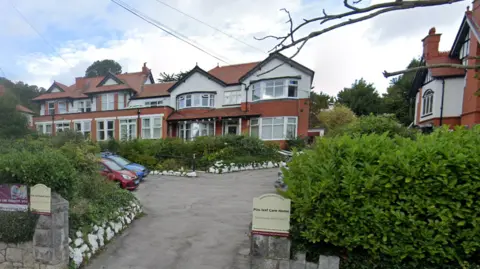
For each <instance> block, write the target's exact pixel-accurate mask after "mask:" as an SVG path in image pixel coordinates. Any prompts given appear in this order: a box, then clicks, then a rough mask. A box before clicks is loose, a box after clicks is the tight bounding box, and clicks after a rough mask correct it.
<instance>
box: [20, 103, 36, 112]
mask: <svg viewBox="0 0 480 269" xmlns="http://www.w3.org/2000/svg"><path fill="white" fill-rule="evenodd" d="M17 111H18V112H24V113H28V114H35V112H33V111H31V110H30V109H28V108H26V107H24V106H22V105H17Z"/></svg>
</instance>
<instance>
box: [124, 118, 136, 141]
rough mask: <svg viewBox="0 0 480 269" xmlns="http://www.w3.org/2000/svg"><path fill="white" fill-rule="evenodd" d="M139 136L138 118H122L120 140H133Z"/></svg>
mask: <svg viewBox="0 0 480 269" xmlns="http://www.w3.org/2000/svg"><path fill="white" fill-rule="evenodd" d="M136 137H137V119H124V120H120V140H132V139H135V138H136Z"/></svg>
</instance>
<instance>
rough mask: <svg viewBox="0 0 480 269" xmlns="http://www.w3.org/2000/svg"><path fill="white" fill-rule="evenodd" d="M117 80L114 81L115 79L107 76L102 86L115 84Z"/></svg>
mask: <svg viewBox="0 0 480 269" xmlns="http://www.w3.org/2000/svg"><path fill="white" fill-rule="evenodd" d="M117 84H118V82H116V81H115V80H113V79H111V78H109V79H107V81H105V83H103V86H108V85H117Z"/></svg>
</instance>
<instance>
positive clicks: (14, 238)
mask: <svg viewBox="0 0 480 269" xmlns="http://www.w3.org/2000/svg"><path fill="white" fill-rule="evenodd" d="M37 219H38V215H35V214H32V213H31V212H2V211H0V227H2V228H1V229H0V242H3V243H20V242H26V241H31V240H32V238H33V233H34V232H35V226H36V225H37Z"/></svg>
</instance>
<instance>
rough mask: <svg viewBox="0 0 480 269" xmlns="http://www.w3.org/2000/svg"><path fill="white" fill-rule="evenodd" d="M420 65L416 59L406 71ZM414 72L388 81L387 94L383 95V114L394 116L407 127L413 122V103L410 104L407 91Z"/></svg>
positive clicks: (410, 85)
mask: <svg viewBox="0 0 480 269" xmlns="http://www.w3.org/2000/svg"><path fill="white" fill-rule="evenodd" d="M419 65H420V61H419V60H418V59H413V60H412V61H411V62H410V64H409V65H408V67H407V69H410V68H413V67H416V66H419ZM414 77H415V72H409V73H405V74H404V75H401V76H399V77H396V78H393V79H392V80H391V81H390V86H389V87H388V88H387V93H384V94H383V105H384V112H385V113H391V114H395V117H396V118H397V119H398V120H399V121H400V122H401V123H402V124H404V125H409V124H410V123H411V122H412V121H413V113H411V111H414V110H413V109H414V105H415V104H414V103H411V101H410V98H409V91H410V88H411V87H412V83H413V78H414Z"/></svg>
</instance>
